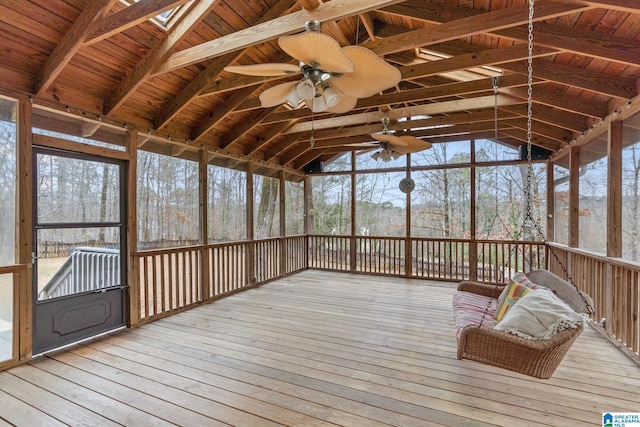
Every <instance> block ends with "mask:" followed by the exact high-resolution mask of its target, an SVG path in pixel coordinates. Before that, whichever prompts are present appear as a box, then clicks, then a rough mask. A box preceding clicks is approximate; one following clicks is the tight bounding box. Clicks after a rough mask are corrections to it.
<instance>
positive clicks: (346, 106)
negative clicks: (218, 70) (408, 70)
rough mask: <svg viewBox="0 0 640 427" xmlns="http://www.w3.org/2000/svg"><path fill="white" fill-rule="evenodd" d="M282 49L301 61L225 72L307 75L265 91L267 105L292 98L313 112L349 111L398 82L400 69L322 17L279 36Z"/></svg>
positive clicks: (237, 67)
mask: <svg viewBox="0 0 640 427" xmlns="http://www.w3.org/2000/svg"><path fill="white" fill-rule="evenodd" d="M278 44H279V45H280V48H281V49H282V50H283V51H285V52H286V53H287V54H288V55H290V56H292V57H293V58H295V59H296V60H298V62H299V65H294V64H288V63H266V64H253V65H231V66H227V67H225V70H226V71H229V72H232V73H237V74H244V75H249V76H290V75H294V74H299V73H300V74H302V80H298V81H292V82H287V83H281V84H279V85H276V86H273V87H271V88H269V89H267V90H265V91H263V92H262V93H261V94H260V103H261V105H262V107H275V106H276V105H279V104H284V103H285V102H289V103H290V104H291V105H292V106H293V107H294V108H297V107H298V106H299V105H302V104H303V103H304V105H306V106H307V107H308V108H309V109H311V111H313V112H318V113H319V112H324V111H327V112H331V113H345V112H347V111H349V110H351V109H352V108H353V107H355V105H356V103H357V101H358V98H367V97H370V96H373V95H375V94H376V93H379V92H382V91H383V90H385V89H388V88H390V87H393V86H395V85H397V84H398V83H399V82H400V80H401V79H402V76H401V74H400V71H399V70H398V69H397V68H396V67H394V66H393V65H391V64H389V63H387V62H386V61H384V60H383V59H382V58H380V57H379V56H378V55H376V54H375V53H373V52H372V51H370V50H369V49H366V48H364V47H361V46H345V47H341V46H340V44H339V43H338V42H337V41H336V40H334V39H333V38H331V37H330V36H328V35H326V34H323V33H321V32H320V22H319V21H307V23H306V24H305V32H303V33H299V34H294V35H290V36H282V37H280V38H279V39H278Z"/></svg>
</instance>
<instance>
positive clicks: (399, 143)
mask: <svg viewBox="0 0 640 427" xmlns="http://www.w3.org/2000/svg"><path fill="white" fill-rule="evenodd" d="M371 137H372V138H374V139H377V140H378V141H382V142H386V143H387V144H391V145H393V146H394V147H404V146H407V145H408V144H407V143H406V142H404V141H403V140H402V139H400V138H399V137H397V136H395V135H392V134H390V133H372V134H371Z"/></svg>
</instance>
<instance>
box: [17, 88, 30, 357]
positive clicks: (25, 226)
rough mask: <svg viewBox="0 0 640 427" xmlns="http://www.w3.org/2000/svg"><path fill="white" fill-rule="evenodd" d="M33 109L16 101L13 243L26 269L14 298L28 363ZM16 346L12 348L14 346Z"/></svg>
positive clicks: (20, 344)
mask: <svg viewBox="0 0 640 427" xmlns="http://www.w3.org/2000/svg"><path fill="white" fill-rule="evenodd" d="M32 114H33V113H32V106H31V102H30V101H29V100H28V99H21V100H19V101H18V115H17V116H18V117H17V119H18V122H17V125H18V153H17V158H18V164H17V171H16V172H17V178H18V179H17V197H18V200H17V207H18V209H17V212H16V232H17V236H16V242H17V254H16V255H17V261H18V264H26V265H27V266H28V267H27V269H26V271H25V272H24V274H20V275H19V278H18V281H19V283H18V293H17V294H15V295H14V298H17V307H18V317H17V318H18V324H17V325H14V327H17V328H18V330H19V334H18V343H17V345H18V358H19V359H20V360H25V359H30V358H31V356H32V351H33V335H32V333H33V308H34V305H35V301H34V293H33V270H32V265H33V258H32V254H33V216H32V214H33V152H32V149H31V141H32V135H31V127H32ZM14 346H15V344H14Z"/></svg>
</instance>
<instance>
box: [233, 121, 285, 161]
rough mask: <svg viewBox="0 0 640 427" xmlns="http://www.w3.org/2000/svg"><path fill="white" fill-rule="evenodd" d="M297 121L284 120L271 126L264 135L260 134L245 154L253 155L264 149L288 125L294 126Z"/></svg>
mask: <svg viewBox="0 0 640 427" xmlns="http://www.w3.org/2000/svg"><path fill="white" fill-rule="evenodd" d="M295 122H296V120H290V121H288V122H282V123H278V124H276V125H274V126H271V128H270V129H269V130H268V131H267V132H265V133H264V135H261V136H260V138H259V139H258V141H257V142H256V143H255V144H253V145H251V146H248V147H247V149H246V150H245V154H246V155H247V156H252V155H254V154H255V153H257V152H258V151H260V150H262V149H264V147H266V146H267V145H269V144H270V143H271V142H273V140H274V139H275V138H277V137H278V136H280V135H281V134H282V132H283V131H284V130H286V129H287V128H288V127H291V126H293V125H294V124H295Z"/></svg>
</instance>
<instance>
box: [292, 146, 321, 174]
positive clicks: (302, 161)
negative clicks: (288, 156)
mask: <svg viewBox="0 0 640 427" xmlns="http://www.w3.org/2000/svg"><path fill="white" fill-rule="evenodd" d="M329 152H330V150H329V149H327V150H315V151H310V152H308V153H306V154H305V155H303V156H300V158H298V161H297V162H295V164H293V165H291V167H292V168H293V169H297V170H300V169H302V168H303V167H304V166H305V165H307V164H308V163H309V162H311V161H313V160H315V159H317V158H318V157H322V156H323V155H325V154H327V153H329Z"/></svg>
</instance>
